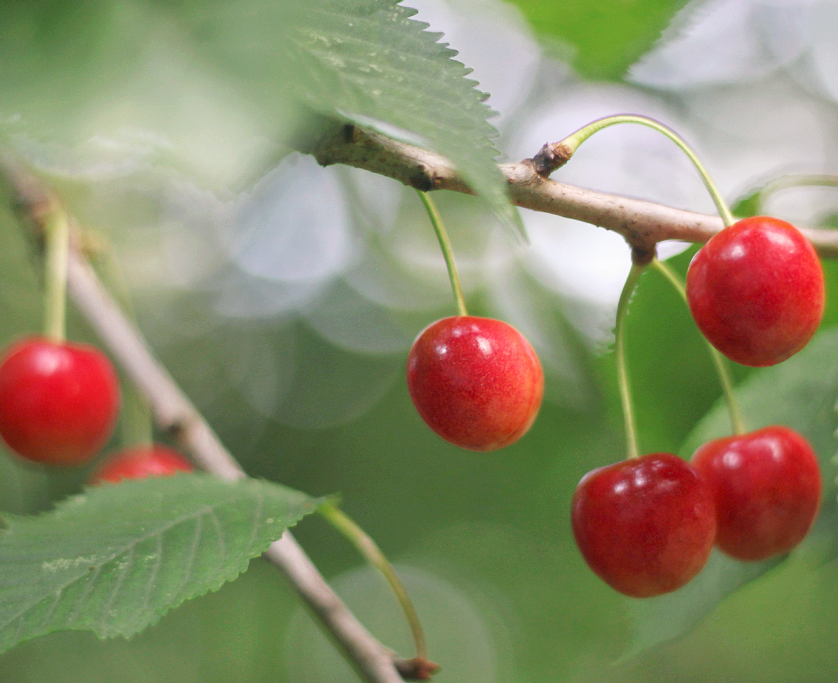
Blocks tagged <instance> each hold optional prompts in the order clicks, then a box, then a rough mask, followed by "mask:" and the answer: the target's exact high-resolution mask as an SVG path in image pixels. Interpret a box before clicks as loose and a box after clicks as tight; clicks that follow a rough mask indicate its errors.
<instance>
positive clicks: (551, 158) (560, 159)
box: [532, 142, 573, 178]
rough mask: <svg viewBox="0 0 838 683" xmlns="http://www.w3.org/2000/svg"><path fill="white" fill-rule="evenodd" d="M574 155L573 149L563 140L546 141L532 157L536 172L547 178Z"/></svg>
mask: <svg viewBox="0 0 838 683" xmlns="http://www.w3.org/2000/svg"><path fill="white" fill-rule="evenodd" d="M572 156H573V150H572V149H571V148H570V147H569V146H567V145H565V144H564V143H562V142H552V143H551V142H548V143H545V145H544V146H543V147H542V148H541V149H540V150H539V151H538V154H536V155H535V156H534V157H533V158H532V160H533V164H534V166H535V172H536V173H538V175H540V176H541V177H542V178H546V177H548V176H549V175H550V174H551V173H552V172H553V171H555V170H556V169H557V168H561V167H562V166H564V165H565V164H566V163H567V162H568V161H570V157H572Z"/></svg>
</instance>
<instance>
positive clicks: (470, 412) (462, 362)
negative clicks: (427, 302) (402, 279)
mask: <svg viewBox="0 0 838 683" xmlns="http://www.w3.org/2000/svg"><path fill="white" fill-rule="evenodd" d="M407 386H408V389H409V390H410V397H411V398H412V399H413V403H414V404H415V405H416V409H417V410H418V411H419V414H420V415H421V416H422V419H423V420H425V422H426V423H427V424H428V426H429V427H430V428H431V429H433V430H434V431H435V432H436V433H437V434H439V435H440V436H441V437H442V438H443V439H446V440H447V441H450V442H451V443H454V444H457V445H458V446H461V447H462V448H468V449H469V450H473V451H492V450H495V449H498V448H503V447H504V446H508V445H509V444H511V443H513V442H514V441H517V440H518V439H519V438H521V436H523V435H524V433H525V432H526V431H527V430H528V429H529V428H530V426H531V425H532V423H533V421H534V420H535V416H536V415H537V414H538V409H539V407H540V406H541V397H542V395H543V393H544V373H543V372H542V369H541V363H540V362H539V360H538V356H536V355H535V351H533V348H532V346H530V344H529V342H528V341H527V340H526V339H525V338H524V336H523V335H522V334H521V333H520V332H518V330H516V329H515V328H514V327H512V326H511V325H508V324H507V323H505V322H502V321H500V320H492V319H491V318H476V317H472V316H456V317H451V318H443V319H442V320H437V321H436V322H435V323H433V324H431V325H429V326H428V327H426V328H425V329H424V330H423V331H422V333H421V334H420V335H419V336H418V337H417V338H416V341H415V342H413V348H411V349H410V354H409V355H408V358H407Z"/></svg>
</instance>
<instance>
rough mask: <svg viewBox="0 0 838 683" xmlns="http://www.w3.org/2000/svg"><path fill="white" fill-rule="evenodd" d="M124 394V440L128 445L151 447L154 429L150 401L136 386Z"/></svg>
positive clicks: (122, 428) (122, 429)
mask: <svg viewBox="0 0 838 683" xmlns="http://www.w3.org/2000/svg"><path fill="white" fill-rule="evenodd" d="M130 386H131V389H129V390H128V391H127V392H125V393H124V401H123V406H122V410H123V413H122V427H121V431H122V440H123V441H124V442H125V444H126V445H128V444H130V445H137V446H151V445H152V444H153V443H154V427H153V425H152V421H151V408H150V407H149V405H148V401H147V400H146V398H145V396H143V395H142V394H141V393H140V392H139V390H138V389H137V387H136V386H134V385H133V384H130Z"/></svg>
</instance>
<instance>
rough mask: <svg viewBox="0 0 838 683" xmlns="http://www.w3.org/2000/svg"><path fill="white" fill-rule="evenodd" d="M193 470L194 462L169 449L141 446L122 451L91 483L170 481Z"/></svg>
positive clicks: (110, 459) (98, 472) (116, 454)
mask: <svg viewBox="0 0 838 683" xmlns="http://www.w3.org/2000/svg"><path fill="white" fill-rule="evenodd" d="M193 469H194V468H193V467H192V463H191V462H189V461H188V460H187V459H186V458H184V457H183V456H182V455H181V454H180V453H178V452H177V451H175V450H172V449H171V448H168V447H167V446H163V445H161V444H154V445H152V446H137V447H135V448H126V449H125V450H122V451H119V452H118V453H115V454H114V455H112V456H111V457H109V458H108V459H107V460H105V461H104V462H103V463H102V464H101V465H100V466H99V467H98V468H97V469H96V470H95V471H94V472H93V474H92V475H91V476H90V483H91V484H101V483H102V482H106V481H107V482H114V483H115V482H118V481H121V480H122V479H145V478H146V477H167V476H171V475H173V474H177V473H178V472H192V471H193Z"/></svg>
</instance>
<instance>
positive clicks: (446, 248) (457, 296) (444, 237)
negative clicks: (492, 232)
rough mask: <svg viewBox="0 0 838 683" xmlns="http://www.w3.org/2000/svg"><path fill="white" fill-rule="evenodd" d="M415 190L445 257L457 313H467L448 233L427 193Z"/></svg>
mask: <svg viewBox="0 0 838 683" xmlns="http://www.w3.org/2000/svg"><path fill="white" fill-rule="evenodd" d="M416 192H417V193H418V194H419V198H420V199H421V200H422V204H424V205H425V211H427V212H428V218H430V219H431V224H432V225H433V226H434V231H435V232H436V237H437V239H438V240H439V246H440V248H441V249H442V255H443V256H444V257H445V265H446V266H448V279H449V280H451V289H452V290H453V292H454V301H456V303H457V315H468V312H467V311H466V300H465V299H464V298H463V289H462V287H460V276H459V275H457V265H456V264H455V263H454V252H453V250H452V249H451V242H450V241H449V239H448V233H447V232H446V231H445V226H444V225H443V224H442V218H441V217H440V215H439V211H437V209H436V205H435V204H434V203H433V201H431V198H430V196H429V195H428V193H427V192H422V191H420V190H416Z"/></svg>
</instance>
